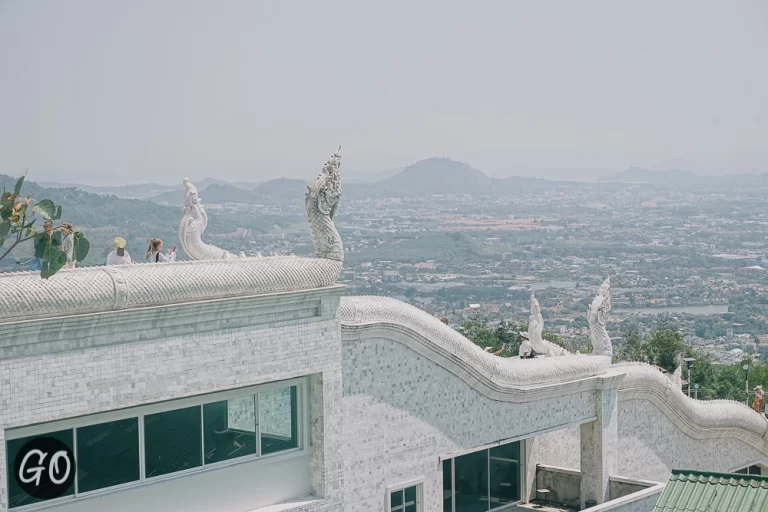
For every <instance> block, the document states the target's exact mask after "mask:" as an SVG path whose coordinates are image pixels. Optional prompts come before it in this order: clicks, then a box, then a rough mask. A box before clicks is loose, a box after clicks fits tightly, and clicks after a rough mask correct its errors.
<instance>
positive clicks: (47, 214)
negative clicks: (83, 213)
mask: <svg viewBox="0 0 768 512" xmlns="http://www.w3.org/2000/svg"><path fill="white" fill-rule="evenodd" d="M35 211H36V212H37V213H38V215H40V216H41V217H42V218H44V219H45V220H54V216H55V215H56V213H59V215H61V206H59V208H58V212H57V211H56V205H55V204H53V201H51V200H50V199H43V200H42V201H40V202H39V203H37V204H36V205H35ZM56 218H58V217H56Z"/></svg>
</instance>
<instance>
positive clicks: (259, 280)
mask: <svg viewBox="0 0 768 512" xmlns="http://www.w3.org/2000/svg"><path fill="white" fill-rule="evenodd" d="M341 265H342V263H341V262H340V261H335V260H328V259H320V258H298V257H295V256H277V257H269V258H242V259H234V260H205V261H186V262H177V263H143V264H134V265H115V266H109V267H86V268H78V269H72V270H61V271H59V272H57V273H56V274H55V275H54V276H52V277H51V278H49V279H41V278H40V273H39V272H14V273H7V274H0V324H2V323H9V322H17V321H22V320H30V319H35V318H50V317H58V316H66V315H77V314H87V313H99V312H104V311H116V310H123V309H134V308H142V307H150V306H160V305H166V304H180V303H184V302H197V301H201V300H211V299H226V298H231V297H245V296H250V295H262V294H266V293H278V292H289V291H297V290H310V289H315V288H323V287H326V286H332V285H333V284H334V283H335V282H336V281H337V279H338V277H339V273H340V271H341Z"/></svg>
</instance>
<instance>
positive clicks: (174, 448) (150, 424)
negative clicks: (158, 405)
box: [144, 405, 203, 478]
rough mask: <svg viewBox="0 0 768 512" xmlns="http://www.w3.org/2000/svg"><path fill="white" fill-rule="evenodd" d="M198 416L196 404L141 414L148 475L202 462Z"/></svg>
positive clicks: (200, 429)
mask: <svg viewBox="0 0 768 512" xmlns="http://www.w3.org/2000/svg"><path fill="white" fill-rule="evenodd" d="M201 419H202V418H201V417H200V406H199V405H196V406H194V407H187V408H185V409H177V410H175V411H168V412H160V413H156V414H148V415H146V416H144V453H145V465H146V476H147V478H151V477H153V476H160V475H166V474H168V473H174V472H176V471H183V470H185V469H191V468H196V467H198V466H200V465H202V451H203V448H202V444H203V442H202V421H201Z"/></svg>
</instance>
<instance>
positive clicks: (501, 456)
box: [489, 442, 520, 508]
mask: <svg viewBox="0 0 768 512" xmlns="http://www.w3.org/2000/svg"><path fill="white" fill-rule="evenodd" d="M489 457H490V476H491V508H499V507H503V506H505V505H509V504H510V503H514V502H516V501H519V500H520V443H519V442H517V443H510V444H504V445H501V446H496V447H494V448H491V449H490V450H489Z"/></svg>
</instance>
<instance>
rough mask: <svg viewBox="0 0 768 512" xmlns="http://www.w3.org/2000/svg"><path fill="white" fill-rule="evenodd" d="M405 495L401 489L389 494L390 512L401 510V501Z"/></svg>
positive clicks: (401, 511) (399, 511)
mask: <svg viewBox="0 0 768 512" xmlns="http://www.w3.org/2000/svg"><path fill="white" fill-rule="evenodd" d="M404 501H405V497H404V496H403V491H402V490H400V491H395V492H393V493H392V494H390V495H389V510H390V511H391V512H403V502H404Z"/></svg>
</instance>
